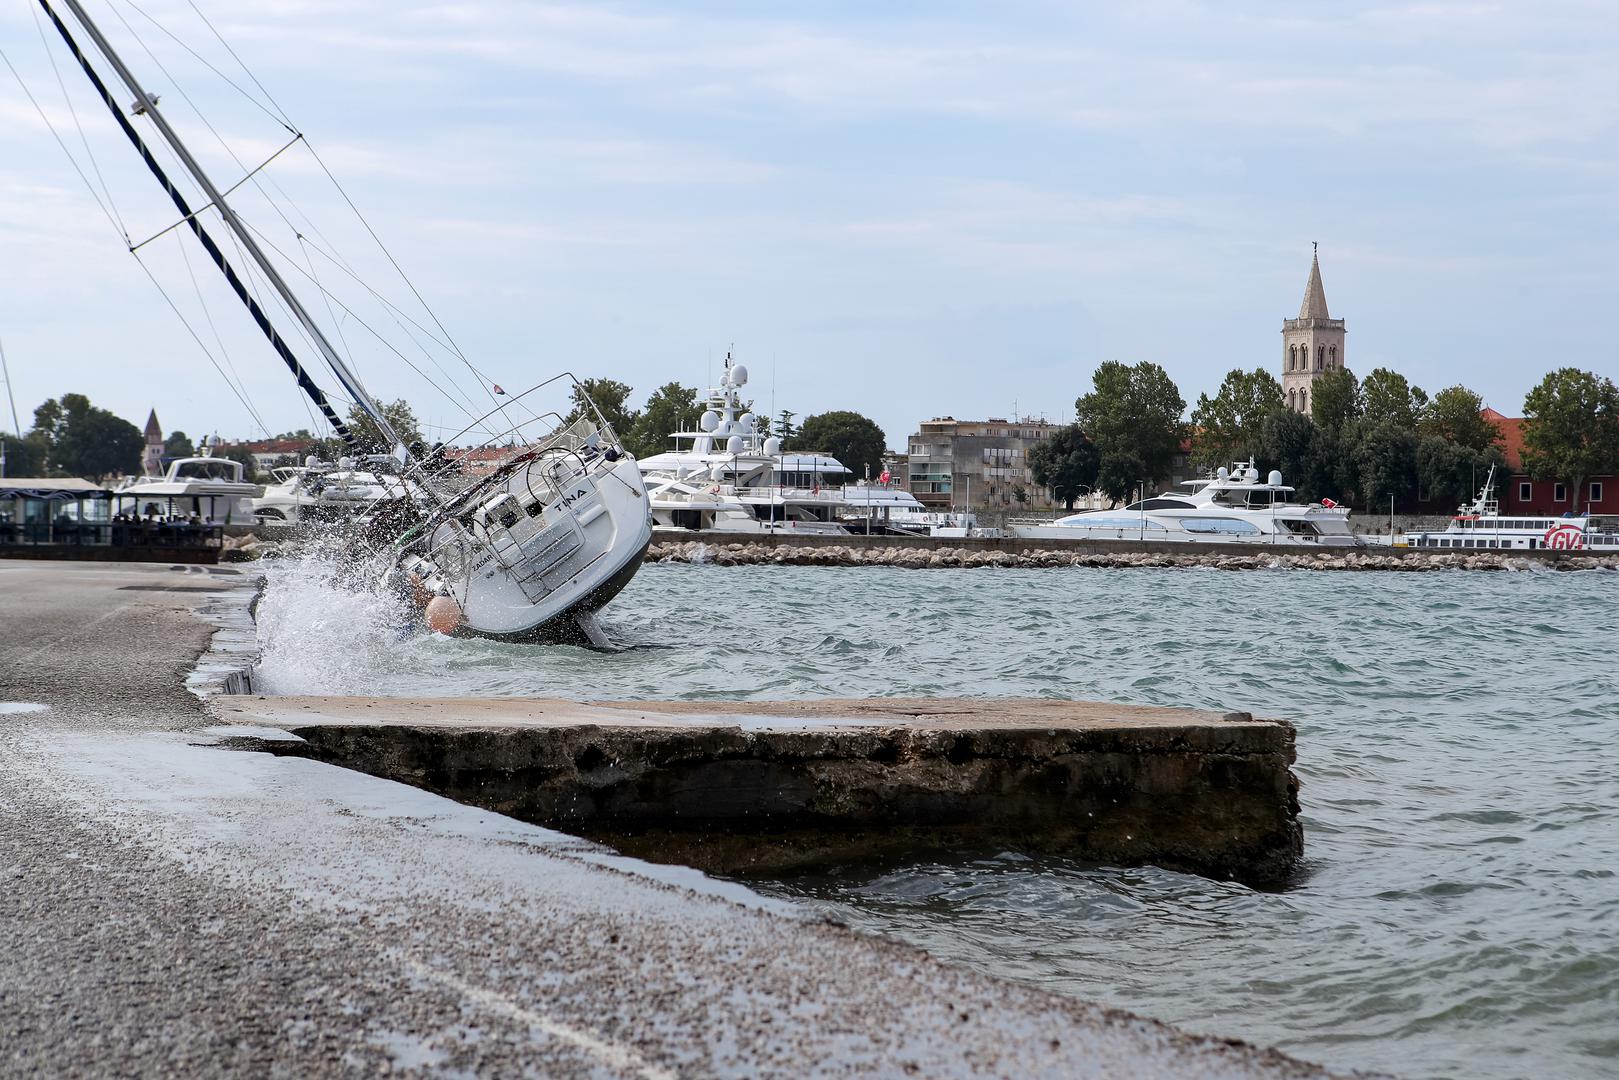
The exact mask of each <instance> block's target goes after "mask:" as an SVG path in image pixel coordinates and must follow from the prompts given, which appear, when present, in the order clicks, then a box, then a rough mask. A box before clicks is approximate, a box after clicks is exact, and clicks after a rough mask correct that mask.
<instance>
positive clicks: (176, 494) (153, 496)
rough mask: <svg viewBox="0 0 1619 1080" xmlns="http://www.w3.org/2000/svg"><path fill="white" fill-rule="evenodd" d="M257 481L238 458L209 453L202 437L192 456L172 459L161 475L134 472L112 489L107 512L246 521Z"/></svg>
mask: <svg viewBox="0 0 1619 1080" xmlns="http://www.w3.org/2000/svg"><path fill="white" fill-rule="evenodd" d="M259 490H260V489H259V486H258V485H257V484H254V483H250V482H249V481H248V480H247V479H246V476H245V470H244V469H243V467H242V463H241V462H239V461H232V460H230V459H229V458H222V457H214V456H212V447H211V446H209V445H208V442H207V440H206V439H205V440H203V446H202V453H201V455H200V456H198V457H183V458H176V459H175V460H174V461H171V462H169V467H168V468H167V469H166V470H164V473H163V475H162V476H137V477H135V478H134V479H132V480H130V481H128V482H127V483H125V484H123V485H122V486H120V487H118V488H117V489H115V490H114V491H113V494H112V514H113V516H115V517H116V516H118V515H120V514H121V515H123V516H125V517H128V518H134V519H153V520H162V521H195V522H196V523H198V524H202V525H251V524H252V523H253V499H254V497H255V496H257V495H258V494H259Z"/></svg>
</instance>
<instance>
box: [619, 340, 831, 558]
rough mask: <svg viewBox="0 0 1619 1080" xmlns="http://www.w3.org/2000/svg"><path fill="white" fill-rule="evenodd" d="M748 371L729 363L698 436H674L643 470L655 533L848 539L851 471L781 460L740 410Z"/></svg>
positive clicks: (827, 460)
mask: <svg viewBox="0 0 1619 1080" xmlns="http://www.w3.org/2000/svg"><path fill="white" fill-rule="evenodd" d="M747 382H748V369H747V368H746V367H744V366H743V365H741V364H737V363H734V362H733V361H732V359H731V355H730V353H726V355H725V372H724V374H723V375H722V376H721V378H720V385H719V386H717V387H712V388H710V389H709V390H708V391H707V394H706V398H705V402H704V405H705V408H704V411H703V415H702V417H701V419H700V420H699V422H698V425H697V426H698V428H699V430H697V431H677V432H674V433H673V438H674V440H675V442H676V448H675V449H674V450H672V451H669V452H668V453H663V454H655V455H653V456H651V457H648V458H643V459H642V460H641V462H640V466H641V479H642V481H643V482H644V483H645V484H646V489H647V497H648V499H649V500H650V502H651V506H652V522H653V527H654V528H656V529H662V530H671V529H682V530H716V531H721V532H768V531H772V530H782V531H790V532H799V533H827V534H832V535H843V534H845V533H847V532H848V529H847V528H845V527H844V525H843V524H842V523H841V522H840V521H839V520H838V518H839V514H840V512H841V511H842V509H843V508H844V498H843V485H844V484H846V483H847V482H848V481H849V479H850V476H849V470H848V469H846V468H844V467H843V464H842V463H841V462H839V461H838V460H837V459H836V458H832V457H828V456H826V455H825V454H785V455H784V454H783V453H782V452H781V440H780V439H779V438H777V437H776V436H774V435H768V434H766V433H765V430H764V425H763V424H761V423H760V422H759V421H758V420H757V418H755V416H754V415H753V413H752V412H749V411H748V408H747V406H746V405H745V404H743V402H742V387H744V386H746V385H747Z"/></svg>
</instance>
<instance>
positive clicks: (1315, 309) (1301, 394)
mask: <svg viewBox="0 0 1619 1080" xmlns="http://www.w3.org/2000/svg"><path fill="white" fill-rule="evenodd" d="M1310 246H1311V247H1312V248H1316V251H1315V253H1314V254H1312V255H1311V257H1310V280H1309V282H1307V283H1306V284H1305V286H1304V303H1302V304H1300V305H1299V317H1298V318H1296V319H1283V320H1282V400H1283V401H1285V402H1286V403H1287V407H1288V408H1289V409H1292V410H1293V411H1294V412H1301V413H1304V414H1305V415H1306V416H1308V415H1309V414H1310V409H1311V406H1312V404H1313V401H1314V398H1315V381H1316V379H1318V378H1320V377H1321V376H1322V375H1324V374H1326V373H1327V372H1329V371H1332V370H1334V369H1335V368H1341V367H1343V366H1344V321H1343V320H1342V319H1334V318H1332V317H1331V316H1330V315H1328V314H1327V291H1326V290H1325V289H1324V288H1322V287H1321V255H1320V251H1319V248H1318V247H1317V245H1316V244H1314V243H1312V244H1311V245H1310Z"/></svg>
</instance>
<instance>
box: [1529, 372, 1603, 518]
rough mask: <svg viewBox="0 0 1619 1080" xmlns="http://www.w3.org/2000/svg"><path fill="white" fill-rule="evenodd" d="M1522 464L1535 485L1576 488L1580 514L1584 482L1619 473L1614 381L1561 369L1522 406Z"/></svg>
mask: <svg viewBox="0 0 1619 1080" xmlns="http://www.w3.org/2000/svg"><path fill="white" fill-rule="evenodd" d="M1523 418H1524V424H1523V463H1524V465H1525V466H1526V467H1527V468H1528V469H1529V475H1530V476H1533V477H1534V478H1535V479H1537V480H1554V479H1555V480H1563V481H1566V482H1567V483H1569V484H1570V485H1572V488H1573V491H1574V499H1573V503H1572V505H1571V509H1573V510H1576V511H1577V510H1578V509H1579V507H1580V496H1581V494H1582V492H1583V491H1584V487H1585V478H1586V477H1588V476H1598V475H1601V474H1604V473H1615V472H1619V389H1616V388H1615V387H1614V384H1613V381H1612V380H1611V379H1606V378H1602V377H1600V376H1597V375H1594V374H1592V373H1591V372H1589V371H1581V370H1579V369H1578V368H1559V369H1557V370H1556V371H1553V372H1551V373H1550V374H1548V375H1547V376H1546V377H1545V378H1544V379H1542V380H1541V381H1540V385H1539V386H1536V387H1535V388H1534V389H1533V390H1531V391H1529V396H1528V397H1526V398H1525V399H1524V403H1523Z"/></svg>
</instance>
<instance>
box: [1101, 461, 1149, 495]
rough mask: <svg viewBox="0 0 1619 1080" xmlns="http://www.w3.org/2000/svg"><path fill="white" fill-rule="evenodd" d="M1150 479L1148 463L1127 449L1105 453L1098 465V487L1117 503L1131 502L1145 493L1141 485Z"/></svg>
mask: <svg viewBox="0 0 1619 1080" xmlns="http://www.w3.org/2000/svg"><path fill="white" fill-rule="evenodd" d="M1150 480H1151V477H1149V476H1148V475H1147V466H1146V463H1145V462H1143V461H1142V460H1141V459H1140V458H1139V457H1137V456H1136V455H1135V454H1132V453H1129V452H1127V451H1118V450H1115V451H1113V452H1111V453H1106V454H1103V455H1102V457H1101V460H1100V461H1099V462H1098V463H1097V466H1096V486H1097V488H1098V489H1100V490H1101V491H1102V493H1103V494H1105V495H1106V496H1107V497H1108V498H1110V499H1112V500H1113V501H1114V502H1115V503H1121V502H1129V501H1130V500H1132V499H1134V498H1135V497H1136V496H1137V495H1138V494H1144V492H1142V490H1141V485H1142V483H1143V482H1145V481H1150Z"/></svg>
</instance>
